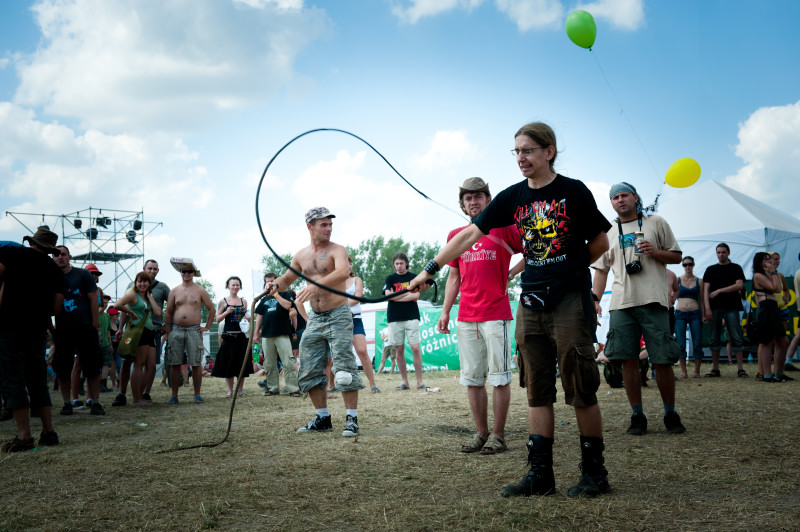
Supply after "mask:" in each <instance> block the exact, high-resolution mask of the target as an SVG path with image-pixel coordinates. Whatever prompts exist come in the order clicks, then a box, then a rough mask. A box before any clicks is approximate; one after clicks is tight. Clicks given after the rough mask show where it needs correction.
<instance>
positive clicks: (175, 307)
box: [164, 263, 216, 405]
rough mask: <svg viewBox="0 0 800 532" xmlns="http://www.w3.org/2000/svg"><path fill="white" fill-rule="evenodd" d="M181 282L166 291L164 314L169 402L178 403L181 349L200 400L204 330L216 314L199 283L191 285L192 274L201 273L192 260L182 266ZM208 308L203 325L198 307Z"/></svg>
mask: <svg viewBox="0 0 800 532" xmlns="http://www.w3.org/2000/svg"><path fill="white" fill-rule="evenodd" d="M180 271H181V279H182V281H183V282H181V284H180V285H179V286H176V287H175V288H173V289H172V290H170V292H169V297H168V298H167V316H166V318H165V319H164V334H165V335H167V351H168V352H167V358H166V360H167V362H168V363H169V365H170V377H171V380H172V397H171V398H170V400H169V404H171V405H176V404H178V388H180V384H181V366H182V365H183V354H184V350H185V352H186V356H187V358H188V361H189V365H190V366H191V367H192V383H193V384H194V402H195V403H202V402H203V398H202V397H201V396H200V385H201V384H202V382H203V333H204V332H206V331H207V330H209V329H210V328H211V324H212V323H214V314H215V313H216V311H215V308H214V304H213V303H212V302H211V298H210V297H208V292H206V291H205V290H204V289H203V287H202V286H198V285H196V284H194V279H193V277H195V276H198V277H199V276H200V272H198V271H197V270H196V269H195V267H194V266H193V264H192V263H187V264H183V265H182V266H181V270H180ZM201 305H204V306H205V307H206V309H207V310H208V320H207V321H206V324H205V325H202V324H201V323H200V320H201V317H200V306H201Z"/></svg>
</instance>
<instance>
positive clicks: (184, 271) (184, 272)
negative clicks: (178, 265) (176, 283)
mask: <svg viewBox="0 0 800 532" xmlns="http://www.w3.org/2000/svg"><path fill="white" fill-rule="evenodd" d="M181 273H182V274H187V273H194V270H181Z"/></svg>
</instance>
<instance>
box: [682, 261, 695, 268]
mask: <svg viewBox="0 0 800 532" xmlns="http://www.w3.org/2000/svg"><path fill="white" fill-rule="evenodd" d="M689 266H694V262H684V263H683V267H684V268H688V267H689Z"/></svg>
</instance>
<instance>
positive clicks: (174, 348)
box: [167, 324, 205, 366]
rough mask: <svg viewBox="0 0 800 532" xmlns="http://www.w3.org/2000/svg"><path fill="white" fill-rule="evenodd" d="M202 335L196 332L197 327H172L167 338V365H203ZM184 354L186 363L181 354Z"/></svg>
mask: <svg viewBox="0 0 800 532" xmlns="http://www.w3.org/2000/svg"><path fill="white" fill-rule="evenodd" d="M204 350H205V349H204V348H203V333H201V332H199V331H198V330H197V325H191V326H189V327H183V326H181V325H174V324H173V325H172V330H170V331H169V335H168V336H167V363H168V364H169V365H170V366H182V365H183V364H189V365H190V366H202V365H203V352H204ZM184 353H186V361H184V358H183V354H184Z"/></svg>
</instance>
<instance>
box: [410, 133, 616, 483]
mask: <svg viewBox="0 0 800 532" xmlns="http://www.w3.org/2000/svg"><path fill="white" fill-rule="evenodd" d="M514 144H515V146H514V149H513V150H512V153H513V154H514V156H515V157H516V162H517V166H518V167H519V169H520V171H521V172H522V175H523V176H524V177H525V179H524V180H523V181H521V182H520V183H517V184H516V185H512V186H510V187H508V188H507V189H505V190H504V191H502V192H501V193H500V194H498V195H497V196H496V197H495V198H494V199H493V200H492V202H491V203H490V204H489V205H488V206H487V207H486V209H485V210H484V211H483V212H482V213H481V214H480V215H479V216H478V217H477V218H475V219H474V223H473V224H472V225H471V226H469V227H467V228H466V229H464V230H463V231H461V232H460V233H459V234H457V235H456V236H455V237H453V238H452V239H451V240H450V242H448V243H447V245H446V246H445V247H444V249H442V251H440V252H439V253H438V254H437V255H436V257H435V258H434V259H433V260H431V261H430V262H429V263H428V265H427V266H425V271H424V272H423V273H421V274H420V275H418V276H417V277H416V278H414V280H412V281H411V283H410V284H409V286H408V289H409V290H418V289H419V288H421V287H423V285H424V283H425V282H426V281H427V280H428V279H430V278H431V277H432V276H433V275H434V274H435V273H436V272H437V271H438V270H439V265H441V264H447V263H449V262H450V261H452V260H453V259H455V258H456V257H458V256H459V255H461V254H462V253H463V252H465V251H466V250H467V249H469V248H470V247H471V246H472V245H473V244H474V243H475V242H477V241H478V240H479V239H480V238H481V237H482V236H483V235H486V234H488V233H489V231H490V230H491V229H493V228H495V227H506V226H508V225H511V224H514V225H516V226H517V229H518V230H519V233H520V237H521V238H522V244H523V253H524V256H525V270H524V272H523V273H522V296H521V298H520V303H521V305H520V307H519V309H518V310H517V320H516V332H515V337H516V341H517V347H518V348H519V350H520V354H521V357H520V359H521V361H522V364H521V367H520V373H521V374H522V373H523V372H524V380H525V387H526V389H527V392H528V394H527V395H528V423H529V429H530V438H529V441H528V463H529V464H530V471H529V472H528V474H527V475H526V476H524V477H523V478H522V480H521V481H520V482H517V483H516V484H510V485H508V486H506V487H505V488H503V490H502V491H501V492H500V494H501V495H502V496H503V497H511V496H518V495H524V496H530V495H551V494H553V493H555V491H556V488H555V476H554V473H553V441H554V440H553V438H554V432H555V414H554V409H553V403H555V400H556V387H555V383H556V361H558V367H559V369H560V370H561V385H562V388H563V389H564V396H565V402H566V403H567V404H569V405H572V406H573V407H574V408H575V417H576V418H577V420H578V430H579V432H580V446H581V458H582V460H581V477H580V480H579V481H578V484H577V485H575V486H572V487H571V488H569V489H568V490H567V496H569V497H595V496H597V495H600V494H601V493H609V492H610V491H611V486H610V484H609V482H608V471H606V468H605V467H604V459H603V449H604V447H603V423H602V419H601V417H600V407H599V406H598V404H597V389H598V387H599V385H600V374H599V372H598V370H597V365H596V363H595V361H594V358H595V350H594V343H595V342H596V338H595V335H594V329H595V326H596V323H597V316H596V314H595V311H594V306H593V304H592V299H591V290H590V288H591V278H590V275H589V264H591V263H592V262H594V261H595V260H597V259H598V258H599V257H600V256H601V255H602V254H603V253H605V251H606V250H608V247H609V246H608V238H607V236H606V231H608V229H609V228H610V227H611V224H609V223H608V220H606V219H605V217H604V216H603V215H602V214H601V213H600V211H599V210H598V209H597V204H596V203H595V201H594V197H593V196H592V194H591V192H589V189H588V188H587V187H586V185H584V184H583V183H582V182H580V181H578V180H575V179H570V178H568V177H565V176H562V175H560V174H557V173H556V172H555V170H554V168H553V163H554V161H555V158H556V155H557V153H558V150H557V149H556V137H555V133H554V132H553V130H552V129H551V128H550V127H549V126H548V125H546V124H543V123H541V122H534V123H531V124H527V125H525V126H523V127H522V128H520V129H519V131H517V133H516V135H514ZM521 378H522V377H521Z"/></svg>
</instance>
